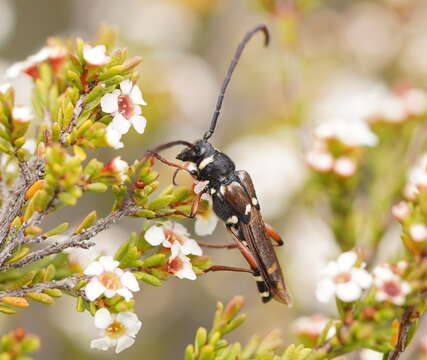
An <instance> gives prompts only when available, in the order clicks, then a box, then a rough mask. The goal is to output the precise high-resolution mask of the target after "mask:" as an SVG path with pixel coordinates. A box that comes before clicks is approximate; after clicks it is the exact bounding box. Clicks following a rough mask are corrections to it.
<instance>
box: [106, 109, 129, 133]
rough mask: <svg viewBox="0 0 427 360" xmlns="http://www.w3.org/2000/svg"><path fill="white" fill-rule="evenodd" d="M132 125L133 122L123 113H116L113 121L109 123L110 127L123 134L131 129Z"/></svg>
mask: <svg viewBox="0 0 427 360" xmlns="http://www.w3.org/2000/svg"><path fill="white" fill-rule="evenodd" d="M130 125H131V123H130V122H129V121H128V120H127V119H126V118H125V117H124V116H123V115H122V114H116V115H115V116H114V118H113V121H111V123H110V124H108V126H109V127H111V128H112V129H114V130H116V131H117V132H118V133H120V134H122V135H123V134H126V133H127V132H128V131H129V128H130Z"/></svg>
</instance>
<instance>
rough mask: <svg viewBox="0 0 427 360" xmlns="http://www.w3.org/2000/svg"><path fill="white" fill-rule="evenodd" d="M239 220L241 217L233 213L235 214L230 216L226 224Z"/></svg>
mask: <svg viewBox="0 0 427 360" xmlns="http://www.w3.org/2000/svg"><path fill="white" fill-rule="evenodd" d="M238 222H239V219H238V218H237V216H236V215H233V216H230V217H229V218H228V219H227V221H226V222H225V223H226V224H237V223H238Z"/></svg>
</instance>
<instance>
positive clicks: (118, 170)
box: [102, 156, 129, 183]
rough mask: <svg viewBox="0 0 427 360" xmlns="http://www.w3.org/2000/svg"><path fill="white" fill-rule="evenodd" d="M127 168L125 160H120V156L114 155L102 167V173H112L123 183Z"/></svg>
mask: <svg viewBox="0 0 427 360" xmlns="http://www.w3.org/2000/svg"><path fill="white" fill-rule="evenodd" d="M128 169H129V165H128V163H127V162H126V161H124V160H122V159H121V157H120V156H116V157H115V158H114V159H113V160H111V161H109V162H108V163H107V164H106V165H105V166H104V168H103V169H102V172H103V173H107V174H108V173H113V174H114V175H116V176H117V177H118V179H119V181H120V183H123V182H124V181H125V180H126V178H127V175H126V172H127V170H128Z"/></svg>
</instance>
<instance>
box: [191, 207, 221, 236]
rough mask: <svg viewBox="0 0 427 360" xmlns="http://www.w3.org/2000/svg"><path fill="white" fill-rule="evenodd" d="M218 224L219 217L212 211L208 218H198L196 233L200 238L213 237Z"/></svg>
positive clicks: (195, 227)
mask: <svg viewBox="0 0 427 360" xmlns="http://www.w3.org/2000/svg"><path fill="white" fill-rule="evenodd" d="M217 224H218V217H217V216H216V215H215V213H214V212H213V211H212V214H210V215H209V216H208V217H207V218H205V217H202V216H197V218H196V222H195V224H194V231H195V232H196V234H197V235H199V236H206V235H211V234H212V233H213V232H214V231H215V228H216V225H217Z"/></svg>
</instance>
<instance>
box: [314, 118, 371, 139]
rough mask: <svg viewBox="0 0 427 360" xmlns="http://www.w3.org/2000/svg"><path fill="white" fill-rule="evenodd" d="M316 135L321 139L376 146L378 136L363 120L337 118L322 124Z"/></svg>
mask: <svg viewBox="0 0 427 360" xmlns="http://www.w3.org/2000/svg"><path fill="white" fill-rule="evenodd" d="M316 135H317V136H318V137H319V138H321V139H325V140H328V139H337V140H339V141H341V142H342V143H343V144H346V145H348V146H375V145H377V143H378V138H377V136H376V135H375V134H374V133H373V132H372V131H371V129H370V128H369V126H368V124H366V123H365V122H364V121H361V120H347V121H346V120H344V119H336V120H331V121H328V122H324V123H322V124H320V125H319V126H318V127H317V129H316Z"/></svg>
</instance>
